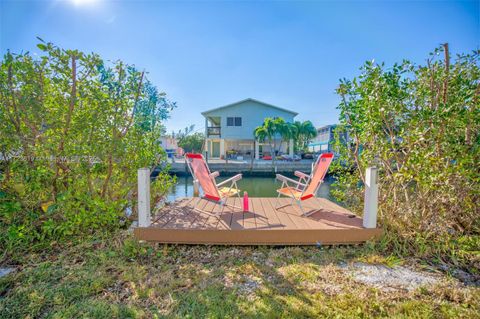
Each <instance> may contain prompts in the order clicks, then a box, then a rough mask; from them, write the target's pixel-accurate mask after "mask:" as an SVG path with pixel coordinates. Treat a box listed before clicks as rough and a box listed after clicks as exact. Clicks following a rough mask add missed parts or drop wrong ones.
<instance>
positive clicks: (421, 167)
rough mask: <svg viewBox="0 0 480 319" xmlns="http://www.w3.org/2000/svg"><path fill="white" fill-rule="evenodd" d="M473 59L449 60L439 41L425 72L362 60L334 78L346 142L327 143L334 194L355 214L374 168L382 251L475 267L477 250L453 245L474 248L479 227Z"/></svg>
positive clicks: (478, 116) (477, 56)
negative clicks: (348, 75) (333, 155)
mask: <svg viewBox="0 0 480 319" xmlns="http://www.w3.org/2000/svg"><path fill="white" fill-rule="evenodd" d="M479 61H480V51H474V52H473V53H471V54H463V55H459V56H457V57H456V59H455V60H454V61H453V62H451V61H450V56H449V53H448V45H444V46H442V47H441V48H439V49H437V50H435V52H434V53H432V54H431V57H430V59H429V60H428V62H427V65H426V66H423V65H414V64H412V63H411V62H409V61H403V62H402V63H400V64H394V65H393V67H391V68H385V66H384V64H376V63H374V62H367V63H366V64H365V65H364V66H363V68H362V69H361V71H362V73H361V75H360V76H359V77H358V78H355V79H353V80H351V81H350V80H342V81H341V83H340V86H339V88H338V90H337V92H338V94H339V95H340V97H341V99H342V100H341V103H340V105H339V109H340V112H341V117H340V124H341V125H340V126H339V127H338V129H337V132H336V134H337V136H340V134H343V133H345V132H347V133H348V135H349V136H350V139H351V141H350V143H347V144H342V143H340V142H337V147H338V149H339V151H340V154H341V160H340V161H339V165H337V169H338V171H337V173H338V176H339V178H338V183H337V185H336V190H335V195H336V196H337V197H338V198H339V199H341V200H346V201H347V202H348V204H349V205H351V206H357V207H358V208H359V206H360V205H361V203H362V202H363V201H362V198H363V194H362V185H363V182H364V175H363V174H364V172H365V168H366V167H368V166H372V165H376V166H378V167H379V169H380V171H379V172H380V177H379V183H380V205H379V213H380V216H379V217H380V223H381V226H382V227H384V228H385V230H386V231H387V236H386V237H385V239H386V240H388V241H389V243H390V247H393V248H394V249H396V250H397V251H398V252H399V253H415V254H417V256H433V255H435V256H438V257H440V258H439V260H440V261H450V262H453V263H456V264H458V263H459V264H461V265H464V266H466V267H471V268H470V269H477V270H478V266H479V265H480V257H479V255H478V247H477V254H471V253H466V254H459V253H458V249H462V248H461V247H462V245H460V243H461V242H465V241H469V242H470V241H475V242H476V243H477V244H478V235H479V230H480V218H479V216H480V209H479V207H480V206H479V203H480V165H479V163H480V134H479V133H480V63H479ZM340 163H341V164H343V166H340ZM462 238H463V239H462ZM465 238H471V239H468V240H467V239H465ZM475 238H477V239H475ZM454 243H456V244H454Z"/></svg>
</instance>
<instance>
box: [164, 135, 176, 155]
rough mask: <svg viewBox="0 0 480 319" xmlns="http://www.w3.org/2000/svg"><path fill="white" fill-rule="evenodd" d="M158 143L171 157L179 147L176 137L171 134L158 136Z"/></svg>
mask: <svg viewBox="0 0 480 319" xmlns="http://www.w3.org/2000/svg"><path fill="white" fill-rule="evenodd" d="M160 145H161V146H162V148H163V149H164V150H165V152H166V153H167V156H168V157H172V156H173V155H174V154H175V153H177V151H178V149H179V147H178V144H177V139H176V138H174V137H171V136H162V137H160Z"/></svg>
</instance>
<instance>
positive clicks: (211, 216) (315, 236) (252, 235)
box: [134, 198, 381, 245]
mask: <svg viewBox="0 0 480 319" xmlns="http://www.w3.org/2000/svg"><path fill="white" fill-rule="evenodd" d="M227 203H228V204H230V205H233V206H237V207H242V199H240V198H230V199H228V201H227ZM277 203H278V206H282V205H285V204H287V203H289V199H287V198H281V199H279V200H278V202H277V199H276V198H250V199H249V206H250V211H249V212H242V209H240V208H232V207H229V206H220V205H216V204H215V203H213V202H210V201H207V200H204V199H200V198H183V199H179V200H177V201H175V202H174V203H172V204H170V205H167V206H165V207H163V208H162V209H161V210H159V211H158V212H156V214H155V216H153V218H152V225H151V226H150V227H137V228H135V230H134V234H135V236H136V237H137V238H138V239H140V240H146V241H154V242H161V243H177V244H221V245H318V244H322V245H328V244H352V243H361V242H365V241H367V240H369V239H372V238H375V237H377V236H379V235H380V233H381V229H378V228H375V229H366V228H363V226H362V219H361V218H360V217H358V216H356V215H354V214H353V213H352V212H350V211H349V210H347V209H345V208H343V207H341V206H339V205H337V204H335V203H333V202H331V201H329V200H327V199H324V198H319V199H309V200H307V201H304V202H303V203H302V205H303V207H304V210H305V211H306V212H308V213H312V214H311V215H310V216H309V217H303V216H302V212H301V210H300V208H299V207H298V206H296V205H293V206H286V207H283V208H279V209H275V207H277ZM194 205H197V208H199V209H201V210H203V211H205V212H200V211H198V210H195V209H194ZM215 214H220V215H219V216H215Z"/></svg>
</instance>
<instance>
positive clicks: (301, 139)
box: [293, 121, 317, 149]
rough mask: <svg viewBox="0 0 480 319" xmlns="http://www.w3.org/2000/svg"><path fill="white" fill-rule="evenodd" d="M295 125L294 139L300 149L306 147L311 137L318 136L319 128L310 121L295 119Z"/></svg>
mask: <svg viewBox="0 0 480 319" xmlns="http://www.w3.org/2000/svg"><path fill="white" fill-rule="evenodd" d="M293 126H295V130H296V134H295V138H294V139H295V141H296V144H297V148H299V149H305V148H306V147H307V146H308V143H309V142H310V141H311V139H312V138H314V137H315V136H317V129H316V128H315V126H313V124H312V122H310V121H304V122H300V121H295V122H294V123H293Z"/></svg>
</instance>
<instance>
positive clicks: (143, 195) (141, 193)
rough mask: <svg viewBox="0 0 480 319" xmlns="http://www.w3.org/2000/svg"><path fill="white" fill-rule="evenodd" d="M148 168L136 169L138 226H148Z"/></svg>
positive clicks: (149, 220)
mask: <svg viewBox="0 0 480 319" xmlns="http://www.w3.org/2000/svg"><path fill="white" fill-rule="evenodd" d="M150 222H151V218H150V169H148V168H140V169H139V170H138V226H139V227H148V226H150Z"/></svg>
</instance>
